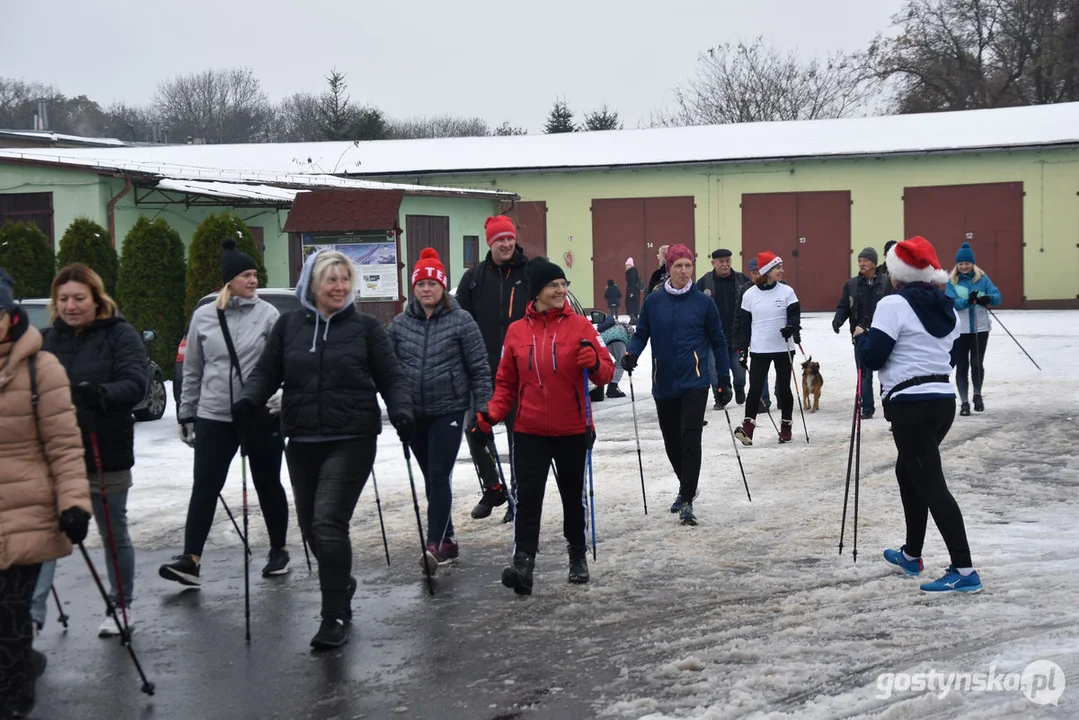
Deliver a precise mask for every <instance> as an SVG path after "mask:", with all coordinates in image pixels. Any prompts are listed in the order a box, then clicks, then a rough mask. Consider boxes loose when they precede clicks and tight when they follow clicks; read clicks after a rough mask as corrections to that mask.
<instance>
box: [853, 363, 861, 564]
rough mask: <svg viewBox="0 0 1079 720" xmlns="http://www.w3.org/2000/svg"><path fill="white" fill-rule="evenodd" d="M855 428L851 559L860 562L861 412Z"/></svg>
mask: <svg viewBox="0 0 1079 720" xmlns="http://www.w3.org/2000/svg"><path fill="white" fill-rule="evenodd" d="M861 387H862V383H861V382H859V383H858V389H859V392H858V405H859V408H860V407H861V404H862V393H861ZM854 422H855V427H856V428H857V431H856V432H855V433H854V547H853V548H852V549H851V557H852V558H853V559H854V562H858V489H859V487H860V486H861V483H860V482H859V478H860V477H861V469H862V413H861V412H859V413H858V414H857V415H855V416H854Z"/></svg>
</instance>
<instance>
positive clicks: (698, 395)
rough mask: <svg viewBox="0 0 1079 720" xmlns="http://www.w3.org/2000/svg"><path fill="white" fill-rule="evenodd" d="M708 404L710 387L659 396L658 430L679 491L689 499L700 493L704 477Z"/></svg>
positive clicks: (657, 400) (657, 404) (657, 406)
mask: <svg viewBox="0 0 1079 720" xmlns="http://www.w3.org/2000/svg"><path fill="white" fill-rule="evenodd" d="M707 406H708V388H706V387H704V388H696V389H694V390H690V391H689V392H687V393H686V394H685V395H682V396H681V397H676V398H664V399H662V400H661V399H660V398H656V415H658V416H659V430H660V432H661V433H663V448H664V449H665V450H666V451H667V459H668V460H669V461H670V463H671V467H672V468H673V469H674V474H675V475H676V476H677V477H678V494H679V495H680V496H681V497H682V499H683V500H685V501H686V502H693V498H694V497H696V495H697V482H698V480H699V479H700V476H701V432H702V431H703V430H704V410H705V408H706V407H707Z"/></svg>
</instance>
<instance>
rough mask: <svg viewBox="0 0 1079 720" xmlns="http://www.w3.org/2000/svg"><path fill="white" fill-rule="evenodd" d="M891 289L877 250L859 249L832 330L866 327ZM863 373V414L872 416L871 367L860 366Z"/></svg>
mask: <svg viewBox="0 0 1079 720" xmlns="http://www.w3.org/2000/svg"><path fill="white" fill-rule="evenodd" d="M891 292H892V282H891V280H890V279H889V278H888V274H887V273H886V272H883V271H882V270H881V268H878V267H877V251H876V250H875V249H873V248H871V247H867V248H865V249H863V250H862V251H861V252H860V253H858V274H857V275H855V276H854V277H852V278H851V279H850V280H848V281H847V282H846V283H845V284H844V285H843V295H842V296H841V297H840V298H839V304H838V305H836V308H835V317H833V318H832V330H834V331H835V333H836V334H837V335H838V334H839V328H841V327H842V326H843V323H848V324H849V326H850V332H851V335H852V336H853V335H854V331H855V329H856V328H859V327H860V328H862V330H863V331H868V330H869V328H870V327H872V325H873V313H874V312H876V309H877V303H878V302H880V299H881V298H883V297H884V296H885V295H890V294H891ZM859 372H861V373H862V418H863V419H865V420H868V419H869V418H871V417H873V411H874V405H873V371H872V370H868V369H866V368H860V369H859Z"/></svg>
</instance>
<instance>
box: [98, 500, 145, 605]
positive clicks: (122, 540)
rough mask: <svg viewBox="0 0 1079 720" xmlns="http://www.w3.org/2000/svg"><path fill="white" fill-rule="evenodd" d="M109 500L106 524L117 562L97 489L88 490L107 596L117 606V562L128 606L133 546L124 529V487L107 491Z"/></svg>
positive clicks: (132, 587) (131, 592) (132, 591)
mask: <svg viewBox="0 0 1079 720" xmlns="http://www.w3.org/2000/svg"><path fill="white" fill-rule="evenodd" d="M107 497H108V501H109V524H111V525H112V536H113V538H114V540H115V541H116V562H113V559H112V546H111V545H110V544H109V529H108V526H107V525H106V524H105V505H104V503H102V502H101V494H100V493H90V503H91V504H92V505H93V507H94V522H95V523H96V524H97V532H98V535H100V536H101V543H102V545H104V548H103V550H104V556H105V567H106V568H107V569H108V572H109V599H110V600H112V602H113V604H115V605H116V606H117V607H119V606H120V605H121V603H120V595H119V593H118V591H117V588H118V587H119V586H118V585H117V583H116V565H117V564H119V565H120V576H121V578H122V581H123V591H124V605H125V606H126V607H131V601H132V600H133V599H134V597H135V548H134V547H132V545H131V536H130V535H129V534H128V532H127V490H122V491H113V492H110V493H108V495H107Z"/></svg>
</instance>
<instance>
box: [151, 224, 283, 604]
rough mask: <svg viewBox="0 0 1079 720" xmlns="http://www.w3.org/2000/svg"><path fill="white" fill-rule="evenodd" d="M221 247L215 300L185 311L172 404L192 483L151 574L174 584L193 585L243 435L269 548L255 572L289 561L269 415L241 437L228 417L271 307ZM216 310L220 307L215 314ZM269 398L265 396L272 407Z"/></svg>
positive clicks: (244, 263) (278, 571)
mask: <svg viewBox="0 0 1079 720" xmlns="http://www.w3.org/2000/svg"><path fill="white" fill-rule="evenodd" d="M222 245H223V250H222V252H221V281H222V282H223V283H224V287H222V288H221V292H220V293H219V294H218V296H217V302H216V303H213V304H207V305H203V306H202V307H200V308H198V309H197V310H195V312H194V314H193V315H192V316H191V327H190V328H189V329H188V331H187V355H186V356H185V357H184V384H183V391H182V393H181V395H180V407H179V409H178V410H177V412H176V416H177V418H178V422H179V423H180V439H181V440H183V441H184V442H185V443H187V444H188V445H190V446H191V447H193V448H195V471H194V474H195V482H194V485H193V486H192V488H191V502H190V503H189V505H188V507H187V525H186V528H185V532H184V552H183V555H179V556H177V557H176V558H175V560H174V562H171V563H167V564H165V565H162V566H161V568H160V569H159V570H158V574H159V575H161V577H163V578H165V579H166V580H173V581H175V582H178V583H180V584H181V585H189V586H198V585H200V584H201V583H200V580H199V561H200V559H201V557H202V550H203V548H204V547H205V545H206V538H207V536H208V535H209V534H210V527H211V525H212V524H213V520H214V511H215V510H216V508H217V497H218V495H219V494H220V493H221V489H222V488H223V487H225V479H226V478H227V477H228V473H229V466H230V465H232V460H233V458H234V457H236V451H237V450H238V449H239V448H240V443H241V442H244V443H245V446H246V451H247V455H248V457H249V458H250V459H251V477H252V480H253V483H254V485H255V492H257V493H258V497H259V507H260V508H261V510H262V517H263V518H264V519H265V521H266V530H267V532H268V533H269V535H270V553H269V557H268V559H267V562H266V566H265V567H263V569H262V576H263V577H272V576H277V575H284V574H286V573H288V571H289V569H290V567H291V564H290V561H289V555H288V550H287V549H286V548H285V534H286V531H287V530H288V500H287V499H286V498H285V490H284V488H282V487H281V453H282V450H283V447H284V446H283V443H282V441H281V431H280V424H279V423H278V421H277V418H276V417H274V416H273V415H270V414H269V413H263V414H262V416H261V417H259V418H258V419H257V420H256V421H254V422H252V423H250V424H249V425H248V426H247V427H246V428H244V430H245V432H244V434H243V437H241V433H240V428H238V427H237V425H236V424H235V423H233V421H232V413H231V408H232V403H233V401H234V400H237V399H239V398H240V395H241V393H242V392H243V387H244V382H245V380H246V379H247V378H248V377H249V376H250V374H251V370H252V369H253V368H254V367H255V363H256V362H257V361H258V359H259V356H260V355H261V354H262V349H263V348H264V347H265V345H266V338H267V336H269V334H270V329H271V328H272V327H273V324H274V322H275V321H276V320H277V317H278V314H279V313H278V312H277V308H275V307H274V306H273V305H271V304H270V303H268V302H266V301H264V300H261V299H260V298H259V296H258V295H257V294H256V291H257V290H258V270H257V267H258V266H257V265H256V264H255V261H254V260H253V259H252V258H251V256H250V255H247V254H245V253H242V252H240V251H239V250H237V249H236V243H235V242H234V241H233V240H231V239H230V240H226V241H225V242H224V243H223V244H222ZM222 313H223V314H222ZM222 319H224V322H225V323H227V327H228V331H229V336H230V337H231V338H232V344H233V346H234V348H235V350H236V359H237V361H238V362H239V366H240V367H239V369H238V372H237V368H235V367H234V366H233V363H232V359H231V357H230V354H229V350H228V345H227V343H226V342H225V334H224V332H223V328H222ZM274 404H275V403H274V401H273V400H271V402H270V403H267V406H268V407H269V408H270V412H276V408H274ZM276 404H277V407H278V408H279V406H280V404H279V401H278V402H277V403H276Z"/></svg>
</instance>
